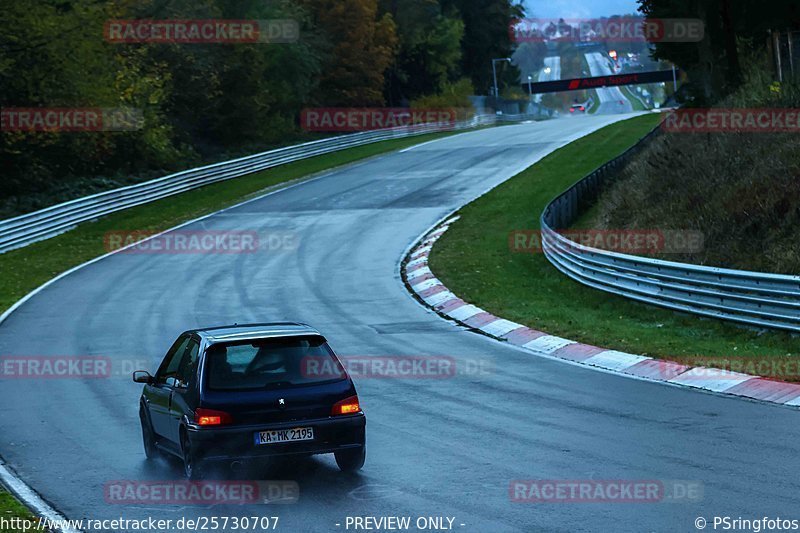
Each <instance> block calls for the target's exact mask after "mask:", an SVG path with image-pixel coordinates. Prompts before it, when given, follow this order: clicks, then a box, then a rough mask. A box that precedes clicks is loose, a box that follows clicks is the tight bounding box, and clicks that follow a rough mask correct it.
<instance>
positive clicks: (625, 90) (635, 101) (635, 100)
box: [620, 86, 647, 111]
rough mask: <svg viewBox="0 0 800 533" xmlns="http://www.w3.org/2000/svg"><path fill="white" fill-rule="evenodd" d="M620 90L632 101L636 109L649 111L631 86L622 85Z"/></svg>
mask: <svg viewBox="0 0 800 533" xmlns="http://www.w3.org/2000/svg"><path fill="white" fill-rule="evenodd" d="M620 90H621V91H622V95H623V96H624V97H625V98H627V99H628V100H629V101H630V103H631V105H632V106H633V110H634V111H647V108H646V107H645V106H644V104H643V103H642V102H641V100H639V99H638V98H637V97H636V95H635V94H634V92H633V90H632V89H631V88H630V87H625V86H622V87H620Z"/></svg>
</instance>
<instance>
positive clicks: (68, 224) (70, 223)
mask: <svg viewBox="0 0 800 533" xmlns="http://www.w3.org/2000/svg"><path fill="white" fill-rule="evenodd" d="M496 120H497V119H496V117H495V116H494V115H477V116H475V117H473V118H472V119H470V120H466V121H461V122H456V123H449V124H438V123H432V124H421V125H415V126H405V127H399V128H391V129H384V130H376V131H368V132H359V133H352V134H347V135H340V136H337V137H332V138H329V139H322V140H319V141H311V142H307V143H303V144H299V145H295V146H288V147H285V148H278V149H276V150H270V151H268V152H263V153H260V154H255V155H251V156H247V157H242V158H239V159H234V160H231V161H225V162H223V163H216V164H213V165H207V166H203V167H199V168H195V169H191V170H184V171H182V172H177V173H175V174H170V175H168V176H164V177H162V178H157V179H154V180H150V181H146V182H143V183H138V184H135V185H130V186H127V187H120V188H118V189H113V190H110V191H105V192H101V193H98V194H93V195H91V196H86V197H83V198H78V199H76V200H71V201H69V202H64V203H61V204H58V205H54V206H51V207H47V208H45V209H42V210H39V211H36V212H33V213H28V214H25V215H21V216H18V217H14V218H9V219H6V220H2V221H0V253H3V252H7V251H9V250H13V249H15V248H20V247H23V246H26V245H28V244H31V243H33V242H36V241H40V240H43V239H47V238H50V237H53V236H55V235H58V234H60V233H63V232H65V231H68V230H70V229H72V228H74V227H75V226H76V225H77V224H79V223H81V222H86V221H89V220H94V219H96V218H98V217H101V216H104V215H108V214H110V213H114V212H116V211H121V210H123V209H127V208H129V207H134V206H137V205H141V204H145V203H148V202H152V201H154V200H160V199H162V198H166V197H168V196H171V195H173V194H178V193H182V192H185V191H189V190H192V189H196V188H198V187H202V186H204V185H209V184H211V183H216V182H218V181H223V180H227V179H231V178H238V177H241V176H244V175H247V174H252V173H254V172H259V171H262V170H266V169H268V168H272V167H275V166H278V165H282V164H285V163H291V162H294V161H299V160H301V159H306V158H309V157H314V156H317V155H322V154H327V153H331V152H336V151H338V150H343V149H346V148H352V147H355V146H361V145H364V144H370V143H374V142H379V141H384V140H388V139H398V138H403V137H411V136H415V135H422V134H425V133H435V132H439V131H451V130H461V129H467V128H473V127H477V126H485V125H489V124H494V123H495V122H496Z"/></svg>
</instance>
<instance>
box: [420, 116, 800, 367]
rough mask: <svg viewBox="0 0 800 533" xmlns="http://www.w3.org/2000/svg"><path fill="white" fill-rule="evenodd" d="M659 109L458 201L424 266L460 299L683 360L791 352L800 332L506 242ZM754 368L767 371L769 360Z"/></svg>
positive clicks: (641, 131) (600, 342)
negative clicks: (696, 311)
mask: <svg viewBox="0 0 800 533" xmlns="http://www.w3.org/2000/svg"><path fill="white" fill-rule="evenodd" d="M660 118H661V117H660V116H659V115H656V114H648V115H643V116H640V117H637V118H633V119H630V120H626V121H624V122H620V123H616V124H613V125H611V126H608V127H606V128H603V129H602V130H600V131H598V132H595V133H593V134H591V135H589V136H587V137H584V138H583V139H580V140H578V141H575V142H573V143H571V144H569V145H568V146H566V147H564V148H562V149H560V150H558V151H556V152H554V153H553V154H551V155H550V156H548V157H546V158H545V159H543V160H542V161H540V162H539V163H537V164H536V165H534V166H533V167H531V168H529V169H527V170H525V171H524V172H522V173H520V174H519V175H517V176H516V177H514V178H513V179H511V180H509V181H507V182H505V183H504V184H502V185H500V186H498V187H497V188H496V189H494V190H493V191H491V192H489V193H488V194H486V195H484V196H483V197H481V198H479V199H478V200H476V201H474V202H472V203H471V204H469V205H467V206H465V207H464V208H463V209H462V210H461V211H460V213H459V214H460V215H461V218H460V219H459V220H458V221H457V222H456V223H455V224H453V226H452V227H451V228H450V230H449V231H448V232H447V233H446V234H445V235H444V236H443V237H442V239H440V240H439V241H438V243H437V244H436V246H435V247H434V248H433V252H432V254H431V257H430V265H431V269H432V270H433V271H434V272H435V273H436V275H437V276H438V277H439V278H440V279H441V280H442V281H443V282H444V284H445V285H447V287H448V288H450V289H451V290H452V291H453V292H455V293H456V294H457V295H459V297H461V298H463V299H464V300H466V301H468V302H471V303H474V304H476V305H478V306H480V307H482V308H483V309H486V310H487V311H489V312H491V313H493V314H495V315H497V316H501V317H503V318H507V319H509V320H513V321H515V322H519V323H522V324H525V325H527V326H530V327H532V328H535V329H539V330H541V331H545V332H547V333H550V334H553V335H561V336H564V337H567V338H570V339H573V340H577V341H580V342H585V343H588V344H593V345H597V346H602V347H605V348H609V349H616V350H621V351H626V352H631V353H637V354H644V355H649V356H653V357H661V358H665V359H671V360H676V361H681V362H686V363H691V364H698V363H701V364H702V363H703V362H704V360H703V358H704V357H714V358H718V359H720V358H724V359H725V360H727V359H729V358H736V360H737V361H738V360H740V359H739V358H745V360H747V358H752V359H754V360H759V361H760V360H762V358H771V359H770V361H777V362H786V361H790V360H791V361H797V355H798V352H800V341H798V340H797V339H793V338H792V337H791V336H790V335H787V334H784V333H780V332H768V333H763V332H757V331H753V330H748V329H743V328H739V327H736V326H733V325H730V324H727V323H723V322H720V321H716V320H705V319H702V318H699V317H695V316H690V315H682V314H678V313H673V312H671V311H668V310H664V309H660V308H657V307H652V306H648V305H644V304H639V303H636V302H634V301H631V300H627V299H625V298H621V297H617V296H613V295H611V294H607V293H605V292H602V291H598V290H594V289H590V288H588V287H585V286H583V285H580V284H578V283H576V282H574V281H572V280H571V279H569V278H567V277H566V276H564V275H563V274H561V273H560V272H558V271H557V270H556V269H555V268H554V267H553V266H552V265H551V264H550V263H549V262H548V261H547V259H546V258H545V257H544V255H543V254H541V253H539V254H515V253H512V252H511V250H510V249H509V242H508V237H509V233H510V232H511V231H514V230H525V229H533V230H535V229H538V228H539V215H540V214H541V213H542V211H543V210H544V207H545V205H546V204H547V203H548V202H549V201H550V200H552V199H553V198H554V197H555V196H557V195H558V194H559V193H561V192H562V191H564V190H565V189H567V188H568V187H569V186H570V185H571V184H573V183H574V182H576V181H577V180H579V179H580V178H582V177H583V176H585V175H587V174H588V173H589V172H591V171H592V170H594V169H595V168H597V167H598V166H600V165H601V164H603V163H605V162H606V161H608V160H610V159H612V158H613V157H615V156H616V155H618V154H620V153H622V152H623V151H624V150H625V149H626V148H628V147H629V146H631V145H633V144H634V143H635V142H636V141H637V140H638V139H640V138H641V137H642V136H644V135H645V134H646V133H647V132H648V131H650V130H651V129H652V128H653V127H654V126H655V125H656V124H657V122H658V121H659V120H660ZM707 363H708V364H712V365H713V364H715V362H714V361H708V362H707ZM717 364H723V366H725V365H724V363H717ZM732 366H733V365H732ZM753 371H754V372H756V373H762V374H765V375H775V370H774V368H772V367H769V368H760V367H759V368H754V369H753ZM781 377H783V378H784V379H789V380H792V376H781ZM796 379H797V378H796V377H795V380H796Z"/></svg>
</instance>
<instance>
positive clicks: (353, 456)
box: [333, 445, 367, 472]
mask: <svg viewBox="0 0 800 533" xmlns="http://www.w3.org/2000/svg"><path fill="white" fill-rule="evenodd" d="M333 456H334V457H335V458H336V464H337V465H338V466H339V470H341V471H342V472H355V471H357V470H361V468H362V467H363V466H364V461H365V460H366V458H367V446H366V445H364V446H361V447H360V448H354V449H350V450H342V451H340V452H334V454H333Z"/></svg>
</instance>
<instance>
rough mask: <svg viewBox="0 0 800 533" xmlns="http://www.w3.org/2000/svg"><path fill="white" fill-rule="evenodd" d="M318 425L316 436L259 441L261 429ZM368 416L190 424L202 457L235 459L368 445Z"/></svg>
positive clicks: (190, 433) (196, 451) (316, 452)
mask: <svg viewBox="0 0 800 533" xmlns="http://www.w3.org/2000/svg"><path fill="white" fill-rule="evenodd" d="M299 427H312V428H314V440H309V441H298V442H287V443H280V444H259V445H257V444H256V443H255V435H256V434H257V433H258V432H260V431H269V430H280V429H293V428H299ZM365 428H366V417H365V416H364V414H363V413H359V414H356V415H348V416H341V417H336V418H333V417H331V418H323V419H313V420H300V421H294V422H281V423H279V424H260V425H248V426H236V427H227V428H207V427H206V428H200V427H196V426H189V427H187V431H188V433H189V439H190V440H191V442H192V449H193V450H195V453H197V458H198V459H203V460H206V461H235V460H247V459H258V458H268V457H274V456H280V455H294V454H304V455H306V454H320V453H333V452H337V451H340V450H346V449H352V448H359V447H361V446H363V445H364V437H365Z"/></svg>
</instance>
